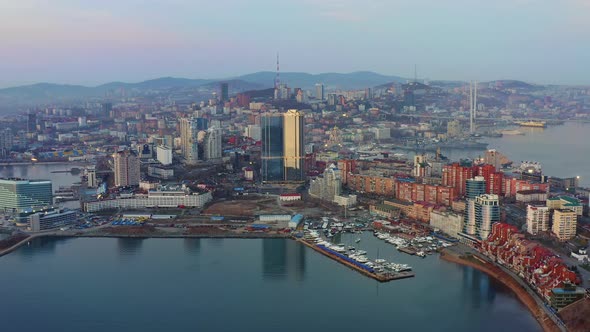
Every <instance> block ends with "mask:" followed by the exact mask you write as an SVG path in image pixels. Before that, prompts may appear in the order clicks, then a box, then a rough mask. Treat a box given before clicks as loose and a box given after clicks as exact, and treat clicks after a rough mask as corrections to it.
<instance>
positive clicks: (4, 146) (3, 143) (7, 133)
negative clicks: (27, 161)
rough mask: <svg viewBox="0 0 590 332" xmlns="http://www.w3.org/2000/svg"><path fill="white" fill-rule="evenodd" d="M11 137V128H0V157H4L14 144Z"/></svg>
mask: <svg viewBox="0 0 590 332" xmlns="http://www.w3.org/2000/svg"><path fill="white" fill-rule="evenodd" d="M12 137H13V134H12V129H10V128H4V129H0V158H5V157H7V156H8V155H9V154H10V150H11V149H12V146H13V145H14V141H13V139H12Z"/></svg>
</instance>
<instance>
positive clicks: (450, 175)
mask: <svg viewBox="0 0 590 332" xmlns="http://www.w3.org/2000/svg"><path fill="white" fill-rule="evenodd" d="M442 173H443V174H442V184H443V185H444V186H448V187H453V188H455V189H456V190H457V195H459V196H463V195H464V194H465V186H466V183H467V180H468V179H471V178H472V177H473V173H474V172H473V168H472V167H469V166H463V165H461V164H459V163H453V164H450V165H445V166H443V169H442Z"/></svg>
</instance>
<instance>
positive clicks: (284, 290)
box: [0, 233, 540, 332]
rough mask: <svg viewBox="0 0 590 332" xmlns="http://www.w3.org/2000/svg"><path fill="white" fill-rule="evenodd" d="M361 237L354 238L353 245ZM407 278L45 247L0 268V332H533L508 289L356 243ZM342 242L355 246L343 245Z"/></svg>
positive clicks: (280, 261)
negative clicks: (411, 274) (408, 272)
mask: <svg viewBox="0 0 590 332" xmlns="http://www.w3.org/2000/svg"><path fill="white" fill-rule="evenodd" d="M354 237H357V235H354ZM362 237H363V240H362V241H361V243H360V244H359V245H360V247H361V248H363V249H365V250H367V251H368V252H369V256H370V257H373V258H376V257H377V256H379V257H382V258H389V259H390V260H394V261H397V262H402V263H409V264H411V265H412V266H414V270H415V272H416V274H417V277H415V278H412V279H405V280H399V281H394V282H390V283H386V284H380V283H378V282H376V281H374V280H372V279H369V278H367V277H364V276H362V275H361V274H359V273H357V272H355V271H352V270H350V269H348V268H346V267H344V266H342V265H341V264H339V263H336V262H334V261H332V260H330V259H328V258H326V257H324V256H322V255H320V254H318V253H316V252H314V251H313V250H311V249H309V248H307V247H304V246H303V245H300V244H298V243H296V242H294V241H290V240H281V239H269V240H238V239H146V240H141V239H61V240H53V239H40V240H39V241H35V242H34V243H32V245H31V246H27V247H22V248H21V249H19V250H17V251H16V252H14V253H12V254H10V255H7V256H4V257H1V258H0V285H2V287H0V298H1V299H2V301H1V302H0V303H2V304H1V305H0V313H1V314H0V326H2V330H3V331H14V330H15V329H16V328H17V327H18V330H19V331H92V332H94V331H97V332H98V331H142V332H145V331H257V332H258V331H302V330H304V331H321V332H325V331H371V330H373V331H490V332H492V331H494V332H495V331H500V330H501V331H519V332H523V331H539V330H540V328H539V326H538V325H537V323H536V322H535V320H534V319H533V317H532V316H531V315H530V314H529V312H528V311H527V310H526V309H525V308H524V307H523V306H522V305H521V304H520V303H519V302H518V300H517V299H516V298H515V297H514V296H513V294H512V293H510V292H509V291H508V290H507V289H505V288H504V287H502V286H501V285H499V284H497V283H495V282H493V281H492V280H490V279H489V278H488V277H487V276H485V275H484V274H482V273H479V272H477V271H475V270H473V269H471V268H466V267H461V266H458V265H455V264H452V263H447V262H444V261H442V260H440V259H438V258H437V257H427V258H426V259H420V258H417V257H413V256H408V255H405V254H400V253H398V252H397V251H395V250H394V248H393V247H392V246H390V245H388V244H386V243H384V242H382V241H379V240H377V239H375V238H373V236H372V234H368V233H366V234H363V235H362ZM342 241H343V242H345V243H349V242H352V238H351V237H344V238H343V239H342Z"/></svg>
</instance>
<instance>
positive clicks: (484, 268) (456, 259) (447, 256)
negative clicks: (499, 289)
mask: <svg viewBox="0 0 590 332" xmlns="http://www.w3.org/2000/svg"><path fill="white" fill-rule="evenodd" d="M440 259H443V260H445V261H447V262H451V263H455V264H458V265H463V266H469V267H472V268H474V269H476V270H478V271H480V272H483V273H485V274H487V275H488V276H490V277H492V278H493V279H495V280H497V281H499V282H500V283H502V284H503V285H504V286H506V287H508V288H509V289H510V290H511V291H512V292H514V294H515V295H516V297H517V298H518V300H519V301H520V302H521V303H522V304H524V305H525V306H526V307H527V309H528V310H529V311H530V313H531V314H532V315H533V317H535V320H537V322H538V323H539V325H540V326H541V328H542V329H543V331H545V332H560V331H561V329H560V328H559V326H558V325H557V324H556V323H555V322H554V321H553V320H552V319H551V318H550V317H549V316H548V315H547V313H545V311H544V310H543V309H542V308H539V306H538V305H537V303H536V301H535V299H534V298H533V296H532V295H530V294H529V293H528V292H527V291H526V290H524V289H523V288H522V286H521V285H520V284H518V282H517V281H516V280H514V278H512V277H511V276H510V275H508V274H507V273H506V272H504V271H502V270H501V269H500V268H498V267H496V266H493V265H491V264H489V263H487V264H485V265H483V263H475V262H472V261H470V260H467V259H465V258H462V257H460V256H458V255H456V254H454V253H451V252H449V251H448V250H445V251H442V252H441V253H440Z"/></svg>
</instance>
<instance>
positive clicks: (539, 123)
mask: <svg viewBox="0 0 590 332" xmlns="http://www.w3.org/2000/svg"><path fill="white" fill-rule="evenodd" d="M517 124H518V125H519V126H521V127H537V128H545V127H546V126H547V123H546V122H545V121H521V122H517Z"/></svg>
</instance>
